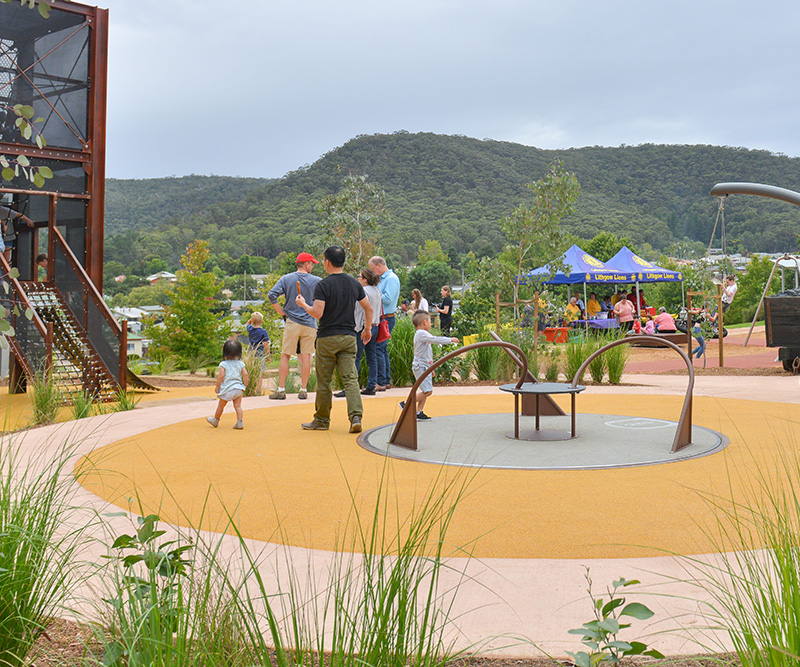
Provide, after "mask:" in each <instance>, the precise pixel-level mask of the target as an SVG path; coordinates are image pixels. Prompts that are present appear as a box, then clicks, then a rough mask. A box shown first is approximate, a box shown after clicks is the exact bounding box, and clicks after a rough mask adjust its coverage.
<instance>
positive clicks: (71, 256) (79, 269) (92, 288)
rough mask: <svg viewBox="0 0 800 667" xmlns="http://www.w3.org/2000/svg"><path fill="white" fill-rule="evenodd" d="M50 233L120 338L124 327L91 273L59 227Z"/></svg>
mask: <svg viewBox="0 0 800 667" xmlns="http://www.w3.org/2000/svg"><path fill="white" fill-rule="evenodd" d="M49 233H50V234H52V235H53V238H54V240H55V242H56V243H57V244H58V245H59V246H60V247H61V250H62V252H63V253H64V256H65V257H66V258H67V261H68V262H69V264H70V266H71V267H72V269H73V271H74V272H75V275H77V276H78V279H79V280H80V281H81V284H82V285H83V287H84V288H85V289H86V290H87V291H88V294H89V296H90V297H91V299H92V301H94V304H95V306H97V309H98V310H99V311H100V314H101V315H102V316H103V318H104V319H105V320H106V322H108V324H109V326H111V328H112V329H113V330H114V333H116V334H117V338H120V337H121V336H122V327H121V326H120V324H119V322H117V320H116V319H115V318H114V315H113V314H112V313H111V310H110V309H109V307H108V304H107V303H106V302H105V299H103V296H102V294H100V292H99V291H98V289H97V286H96V285H95V284H94V283H93V282H92V280H91V278H89V274H87V273H86V270H85V269H84V268H83V265H82V264H81V263H80V262H79V261H78V259H77V257H75V253H73V252H72V249H71V248H70V247H69V245H68V244H67V242H66V241H65V240H64V237H63V236H62V235H61V232H60V231H58V227H55V226H53V227H52V229H51V230H49Z"/></svg>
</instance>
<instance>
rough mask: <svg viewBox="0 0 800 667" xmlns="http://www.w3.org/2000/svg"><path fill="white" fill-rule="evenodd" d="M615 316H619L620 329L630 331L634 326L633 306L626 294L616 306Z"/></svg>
mask: <svg viewBox="0 0 800 667" xmlns="http://www.w3.org/2000/svg"><path fill="white" fill-rule="evenodd" d="M614 315H616V316H617V321H618V322H619V328H620V329H622V330H623V331H630V330H631V327H632V326H633V304H632V303H631V302H630V301H628V297H627V295H625V294H624V293H623V294H622V295H621V296H620V298H619V301H617V304H616V305H615V306H614Z"/></svg>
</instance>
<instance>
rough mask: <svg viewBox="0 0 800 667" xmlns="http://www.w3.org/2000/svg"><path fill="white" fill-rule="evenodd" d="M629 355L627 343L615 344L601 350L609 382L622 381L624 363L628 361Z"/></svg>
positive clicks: (616, 382) (617, 382)
mask: <svg viewBox="0 0 800 667" xmlns="http://www.w3.org/2000/svg"><path fill="white" fill-rule="evenodd" d="M629 355H630V350H629V349H628V346H627V345H617V346H616V347H612V348H611V349H610V350H606V351H605V352H603V356H605V359H606V369H607V370H608V381H609V382H610V383H611V384H619V383H620V382H622V374H623V373H624V372H625V364H627V363H628V356H629Z"/></svg>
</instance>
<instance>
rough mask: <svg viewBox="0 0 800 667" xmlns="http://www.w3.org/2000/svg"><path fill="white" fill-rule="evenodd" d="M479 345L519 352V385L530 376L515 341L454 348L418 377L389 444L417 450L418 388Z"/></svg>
mask: <svg viewBox="0 0 800 667" xmlns="http://www.w3.org/2000/svg"><path fill="white" fill-rule="evenodd" d="M479 347H502V348H505V349H506V350H512V351H514V352H517V353H518V354H519V359H520V362H521V369H522V372H521V373H520V376H519V380H518V381H517V387H521V386H522V384H523V383H524V382H525V378H526V377H527V376H528V358H527V357H526V356H525V353H524V352H523V351H522V350H521V349H520V348H519V347H517V346H516V345H514V344H513V343H507V342H506V341H495V340H485V341H481V342H479V343H472V344H471V345H465V346H464V347H460V348H458V349H457V350H453V351H452V352H449V353H448V354H446V355H444V356H443V357H442V358H440V359H437V360H436V361H435V362H434V363H433V364H432V365H431V366H430V367H429V368H427V369H426V370H425V372H424V373H423V374H422V375H420V376H419V377H418V378H417V381H416V382H415V383H414V384H413V385H412V386H411V391H409V393H408V398H407V399H406V405H405V407H404V408H403V411H402V412H401V413H400V419H398V420H397V423H396V424H395V425H394V430H393V431H392V435H391V437H390V438H389V444H392V445H397V446H398V447H405V448H406V449H413V450H414V451H417V449H418V448H417V409H416V408H417V389H418V388H419V386H420V385H421V384H422V381H423V380H424V379H425V378H426V377H428V376H429V375H430V374H431V373H433V371H434V370H436V369H437V368H438V367H439V366H441V365H442V364H443V363H444V362H446V361H449V360H450V359H452V358H453V357H457V356H459V355H461V354H464V353H465V352H469V351H470V350H476V349H478V348H479Z"/></svg>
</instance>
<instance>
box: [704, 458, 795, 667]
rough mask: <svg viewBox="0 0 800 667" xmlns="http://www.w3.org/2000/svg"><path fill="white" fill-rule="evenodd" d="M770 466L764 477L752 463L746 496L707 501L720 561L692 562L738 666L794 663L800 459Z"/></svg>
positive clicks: (713, 618) (779, 666)
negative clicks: (774, 472) (773, 472)
mask: <svg viewBox="0 0 800 667" xmlns="http://www.w3.org/2000/svg"><path fill="white" fill-rule="evenodd" d="M777 469H778V470H779V472H778V474H777V475H775V476H773V477H772V478H770V477H768V473H764V472H762V470H763V468H760V467H759V466H758V464H757V463H756V462H751V465H750V466H749V472H748V474H750V475H752V476H753V478H754V479H755V481H754V482H752V486H751V487H750V491H749V493H748V497H747V499H746V500H745V501H743V502H736V501H723V500H721V499H711V500H710V501H709V502H710V504H711V506H712V508H713V510H714V512H715V516H716V517H717V524H716V525H715V526H714V527H713V531H711V532H710V533H709V534H710V537H711V538H712V541H713V543H714V546H715V550H716V551H718V552H719V554H720V555H719V559H718V560H717V561H713V562H715V563H716V564H708V563H704V562H702V561H700V560H692V561H691V563H692V565H693V567H694V568H695V569H696V570H699V572H700V578H699V585H700V586H702V587H703V588H705V589H706V590H707V591H708V592H709V593H710V594H711V595H712V597H713V598H714V605H713V607H712V608H711V609H710V610H709V612H708V614H707V616H708V617H709V620H710V621H711V623H712V624H713V625H714V626H715V627H722V628H724V629H725V630H726V631H727V633H728V635H729V637H730V639H731V641H732V643H733V645H734V647H735V649H736V653H737V654H738V657H739V659H740V661H741V664H742V666H743V667H797V665H800V658H799V657H798V656H800V460H798V459H797V458H795V459H794V460H792V461H789V460H788V459H787V458H786V456H783V457H782V458H781V460H780V461H779V462H778V465H777ZM749 481H750V480H747V481H746V482H745V484H747V483H749Z"/></svg>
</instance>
